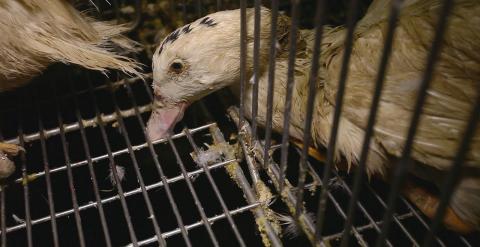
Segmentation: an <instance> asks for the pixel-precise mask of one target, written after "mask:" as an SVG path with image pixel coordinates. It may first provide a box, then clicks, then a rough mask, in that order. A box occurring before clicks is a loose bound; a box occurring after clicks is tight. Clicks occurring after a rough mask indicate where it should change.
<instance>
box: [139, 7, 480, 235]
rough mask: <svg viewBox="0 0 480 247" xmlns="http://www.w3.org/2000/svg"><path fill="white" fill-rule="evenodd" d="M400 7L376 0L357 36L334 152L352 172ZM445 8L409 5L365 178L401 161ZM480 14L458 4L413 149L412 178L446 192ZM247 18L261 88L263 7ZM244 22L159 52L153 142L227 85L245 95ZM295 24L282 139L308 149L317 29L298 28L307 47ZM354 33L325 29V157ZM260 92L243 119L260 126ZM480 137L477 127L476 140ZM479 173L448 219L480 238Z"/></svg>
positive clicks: (414, 193) (263, 91)
mask: <svg viewBox="0 0 480 247" xmlns="http://www.w3.org/2000/svg"><path fill="white" fill-rule="evenodd" d="M391 4H392V3H391V1H390V0H374V1H373V2H372V3H371V5H370V6H369V8H368V10H367V12H366V14H365V15H364V16H363V17H362V18H361V19H360V20H359V21H358V23H357V24H356V29H355V31H354V40H353V47H352V53H351V58H350V63H349V65H348V66H349V72H348V77H347V80H346V88H345V94H344V101H343V108H342V114H341V117H340V124H339V129H338V135H337V145H336V149H335V150H334V154H335V162H336V163H341V161H345V162H346V163H347V166H348V167H355V166H356V165H357V164H358V161H359V158H360V157H359V156H360V153H361V148H362V144H363V139H364V136H365V129H366V125H367V119H368V115H369V110H370V105H371V102H372V97H373V90H374V85H375V80H376V75H377V70H378V67H379V63H380V56H381V54H382V50H383V49H382V48H383V44H384V39H385V35H386V28H387V22H388V15H389V11H388V10H389V6H391ZM441 6H442V3H441V1H439V0H407V1H405V2H404V3H403V5H402V8H401V12H400V15H399V18H398V23H397V27H396V31H395V36H394V39H393V47H392V53H391V56H390V61H389V65H388V68H387V72H386V75H385V81H384V89H383V91H382V95H381V98H380V103H379V109H378V113H377V121H376V124H375V126H374V133H373V137H372V140H371V144H370V147H369V151H368V152H369V153H368V159H367V162H366V173H367V175H369V176H378V177H382V178H384V179H385V180H388V178H389V176H390V175H389V174H390V172H389V171H391V170H392V168H393V167H394V166H395V164H396V162H395V161H396V160H398V159H399V158H400V157H401V155H402V150H403V147H404V143H405V140H406V134H407V131H408V128H409V124H410V120H411V116H412V114H413V111H414V109H415V99H416V96H417V93H418V91H419V87H420V83H421V80H422V78H423V71H424V69H425V65H426V60H427V56H428V52H429V49H430V46H431V43H432V41H433V37H434V34H435V25H436V23H437V19H438V15H439V12H440V8H441ZM479 12H480V2H478V1H475V0H459V1H455V7H454V8H453V10H452V13H451V15H450V17H449V25H448V28H447V31H446V33H445V35H444V38H443V44H442V45H443V49H442V52H441V54H440V55H439V59H438V61H437V63H436V68H435V70H434V74H433V77H432V81H431V86H430V88H429V89H428V91H427V99H426V103H425V105H424V107H423V112H422V114H421V117H420V123H419V125H418V127H417V128H418V130H417V134H416V137H415V139H414V143H413V148H412V152H411V157H410V158H411V159H412V160H413V161H415V169H413V171H411V173H412V175H414V176H415V177H420V178H422V179H426V180H427V181H430V182H431V183H433V184H435V185H436V186H439V184H441V182H442V181H443V179H444V177H445V174H446V172H448V170H449V169H450V167H451V166H452V164H453V159H454V157H455V155H456V151H457V148H458V146H459V143H460V142H461V139H462V137H463V135H462V134H463V132H464V129H465V127H466V125H467V123H468V120H469V117H470V113H471V110H472V108H473V106H474V104H475V103H474V102H475V99H476V97H477V92H478V88H479V86H480V85H479V82H480V54H479V53H478V52H477V51H478V50H479V49H480V43H479V42H478V40H480V16H478V14H477V13H479ZM260 15H261V28H260V52H259V53H260V54H259V59H260V63H259V64H260V68H259V74H258V75H259V82H258V86H259V91H258V107H259V108H258V115H257V119H256V121H257V122H258V124H259V125H263V126H264V125H265V123H266V115H267V114H266V111H267V109H266V106H267V103H266V102H267V93H268V92H267V85H268V71H269V68H268V60H269V48H270V26H271V11H270V10H269V9H267V8H265V7H262V8H261V11H260ZM246 17H247V18H246V20H247V39H246V42H247V59H246V61H247V64H246V70H247V72H246V73H247V78H250V77H251V76H252V75H253V42H254V38H253V35H254V34H253V26H254V9H247V10H246ZM239 20H240V10H238V9H236V10H227V11H221V12H216V13H213V14H210V15H207V16H205V17H202V18H200V19H198V20H196V21H194V22H192V23H190V24H187V25H185V26H182V27H180V28H178V29H177V30H175V31H174V32H172V33H171V34H170V35H168V36H167V37H166V38H165V39H164V40H163V41H162V42H161V43H160V44H159V46H158V48H157V50H156V51H155V53H154V55H153V58H152V69H153V83H152V87H153V91H154V101H153V110H152V113H151V116H150V119H149V120H148V122H147V128H146V131H147V134H148V136H149V138H150V139H152V140H156V139H161V138H164V137H166V136H167V135H169V133H171V130H172V128H173V127H174V126H175V124H176V123H177V122H178V121H179V120H180V119H182V117H183V114H184V112H185V109H186V108H187V107H188V106H189V105H190V104H191V103H192V102H195V101H197V100H199V99H201V98H202V97H204V96H206V95H208V94H210V93H212V92H214V91H216V90H219V89H221V88H225V87H228V88H230V89H231V90H232V91H233V92H234V94H236V95H238V94H239V84H240V59H239V57H240V37H239V34H240V22H239ZM290 24H291V20H290V18H289V17H288V16H286V15H279V17H278V20H277V30H276V32H277V33H276V37H277V41H276V42H277V44H276V46H277V52H276V56H275V63H276V67H275V68H274V73H275V83H274V90H273V91H274V100H273V106H272V107H273V117H272V129H273V130H274V131H277V132H281V131H282V130H283V129H284V128H289V133H290V136H291V137H292V138H294V139H298V140H302V139H303V135H304V131H303V128H304V121H305V115H306V105H307V92H308V81H309V79H310V78H309V76H310V74H309V71H310V67H311V61H312V56H313V45H314V30H308V29H302V30H299V31H298V35H297V40H295V41H289V40H288V38H287V37H288V34H289V32H290ZM346 33H347V30H346V28H345V27H343V26H339V27H331V26H325V27H324V35H323V39H322V41H321V55H320V61H319V64H320V66H319V73H318V76H317V78H315V81H316V89H315V90H316V92H315V94H316V97H315V102H314V113H313V121H312V130H311V133H310V135H311V137H312V139H313V142H314V144H315V146H316V147H317V148H320V147H326V146H328V140H329V136H330V131H331V129H332V125H333V114H334V109H335V97H336V93H337V90H338V81H339V76H340V70H341V66H342V56H343V53H344V52H345V48H344V43H345V38H346ZM289 42H296V46H297V51H296V57H295V68H294V82H293V83H294V85H293V97H292V110H291V119H290V122H289V124H288V126H283V117H284V107H285V97H286V86H287V68H288V52H289V51H288V48H289V45H288V44H289ZM252 94H253V86H252V85H251V84H250V83H246V89H245V107H244V109H245V115H246V117H247V118H250V119H251V117H252V114H251V109H252V108H251V106H252ZM478 128H479V126H478V125H477V127H476V130H478ZM464 167H465V168H467V169H471V170H474V171H478V170H479V169H480V131H476V132H475V135H474V137H473V138H472V141H471V144H470V148H469V150H468V152H467V155H466V158H465V161H464ZM474 174H478V172H476V173H475V172H474V173H471V174H466V175H464V176H462V178H461V179H460V181H459V183H458V185H457V186H456V188H455V190H454V193H453V195H452V199H451V201H450V203H449V206H448V210H447V214H446V216H445V217H444V220H443V223H444V225H445V226H446V227H447V228H449V229H452V230H454V231H457V232H460V233H470V232H473V231H476V230H478V227H479V225H480V206H479V205H480V177H479V176H478V175H474ZM407 191H408V192H407V198H408V199H409V200H411V201H412V202H413V203H414V204H415V205H416V206H417V207H418V208H419V209H420V210H421V211H422V212H423V213H424V214H425V215H427V216H428V217H431V218H432V217H433V216H434V214H435V211H436V207H437V206H438V196H437V195H435V194H434V193H430V192H428V191H427V190H424V189H421V188H418V187H414V188H410V189H407ZM421 198H423V199H425V198H428V199H431V200H429V202H428V203H426V202H425V200H423V201H424V202H423V203H422V202H421V201H422V200H415V199H421Z"/></svg>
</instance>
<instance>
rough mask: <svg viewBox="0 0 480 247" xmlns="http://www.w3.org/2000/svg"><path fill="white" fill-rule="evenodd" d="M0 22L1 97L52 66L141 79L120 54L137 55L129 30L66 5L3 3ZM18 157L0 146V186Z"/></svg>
mask: <svg viewBox="0 0 480 247" xmlns="http://www.w3.org/2000/svg"><path fill="white" fill-rule="evenodd" d="M0 16H2V18H0V33H1V34H2V35H0V93H2V92H6V91H12V90H15V89H17V88H20V87H22V86H25V85H26V84H28V83H29V82H30V81H31V80H32V79H33V78H34V77H36V76H38V75H39V74H41V73H42V71H43V70H45V69H46V68H47V67H48V66H49V65H51V64H53V63H65V64H75V65H78V66H81V67H84V68H87V69H91V70H96V71H100V72H102V73H104V74H106V73H107V72H108V70H109V69H114V70H119V71H122V72H124V73H125V74H128V75H136V76H139V77H143V74H142V73H141V65H140V64H139V63H137V62H136V61H134V60H133V59H131V58H128V57H126V56H124V55H121V54H120V52H121V53H122V54H123V53H125V54H126V53H129V52H133V51H135V50H137V49H138V44H137V43H136V42H134V41H132V40H130V39H128V38H127V37H125V36H124V35H123V33H125V32H126V31H128V29H129V27H128V26H127V25H117V24H114V23H113V22H104V21H97V20H95V19H94V18H92V17H90V16H88V15H87V14H85V13H81V12H80V11H78V10H77V9H75V8H74V6H73V5H72V2H71V1H67V0H3V1H1V2H0ZM119 51H120V52H119ZM23 151H25V150H24V149H23V148H22V147H20V146H17V145H14V144H9V143H2V142H0V171H1V172H0V180H2V179H5V178H7V177H9V176H10V175H11V174H12V173H13V172H14V171H15V166H14V164H13V162H12V161H11V157H13V156H16V155H17V154H18V153H19V152H23Z"/></svg>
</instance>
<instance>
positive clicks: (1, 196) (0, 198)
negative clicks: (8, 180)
mask: <svg viewBox="0 0 480 247" xmlns="http://www.w3.org/2000/svg"><path fill="white" fill-rule="evenodd" d="M0 190H1V191H0V220H1V224H2V226H1V230H2V232H1V234H2V247H7V231H6V229H7V224H6V222H5V186H4V185H0Z"/></svg>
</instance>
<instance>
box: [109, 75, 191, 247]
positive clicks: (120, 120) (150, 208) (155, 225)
mask: <svg viewBox="0 0 480 247" xmlns="http://www.w3.org/2000/svg"><path fill="white" fill-rule="evenodd" d="M107 83H108V85H110V86H111V83H110V81H107ZM110 93H111V96H112V100H113V105H114V108H115V112H116V113H117V122H118V125H119V127H120V129H121V132H122V136H123V138H124V141H125V144H126V145H127V148H128V153H129V155H130V159H131V160H132V163H133V168H134V170H135V175H136V176H137V181H138V183H139V185H140V188H141V189H142V196H143V199H144V200H145V206H146V207H147V210H148V213H149V214H150V217H149V219H150V220H151V221H152V225H153V229H154V231H155V234H156V235H157V237H158V244H159V245H160V246H166V242H165V240H164V239H162V232H161V230H160V227H159V225H158V222H157V218H156V216H155V211H153V206H152V203H151V201H150V197H149V196H148V193H147V190H146V189H145V182H144V181H143V176H142V173H141V172H140V168H139V166H138V162H137V158H136V157H135V153H134V151H133V148H132V144H131V142H130V138H129V137H128V131H127V128H126V127H125V123H124V122H123V118H121V117H118V116H119V115H120V108H119V107H118V102H117V99H116V97H115V93H114V91H113V88H112V87H110ZM130 100H133V98H131V99H130ZM134 110H135V115H136V116H137V117H139V118H141V117H140V115H139V111H138V108H136V107H134ZM143 129H145V128H143ZM144 133H145V135H146V132H145V131H144ZM147 142H149V140H147ZM149 147H150V151H151V152H152V150H153V146H152V144H151V142H150V143H149ZM152 155H155V152H154V151H153V152H152ZM154 160H156V156H154ZM161 177H162V179H163V177H164V175H163V173H161ZM165 190H166V192H167V195H168V198H169V200H170V203H171V204H172V207H173V210H174V212H175V216H176V217H177V221H178V223H179V224H180V226H182V225H183V223H182V219H181V217H179V215H177V214H178V209H177V208H176V205H175V202H173V197H172V196H171V193H170V189H169V186H168V185H165ZM184 238H185V242H186V244H187V246H191V243H190V240H189V239H188V236H187V233H186V232H184Z"/></svg>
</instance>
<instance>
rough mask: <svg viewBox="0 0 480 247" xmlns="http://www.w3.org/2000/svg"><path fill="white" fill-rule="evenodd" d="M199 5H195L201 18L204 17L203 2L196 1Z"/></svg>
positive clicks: (200, 0)
mask: <svg viewBox="0 0 480 247" xmlns="http://www.w3.org/2000/svg"><path fill="white" fill-rule="evenodd" d="M195 2H196V3H197V4H196V5H195V7H196V9H197V17H198V18H200V17H202V15H203V14H202V13H203V8H202V0H196V1H195Z"/></svg>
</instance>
